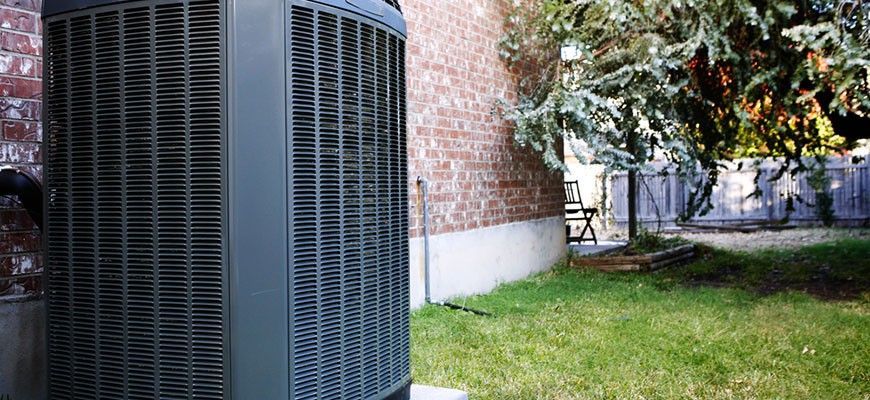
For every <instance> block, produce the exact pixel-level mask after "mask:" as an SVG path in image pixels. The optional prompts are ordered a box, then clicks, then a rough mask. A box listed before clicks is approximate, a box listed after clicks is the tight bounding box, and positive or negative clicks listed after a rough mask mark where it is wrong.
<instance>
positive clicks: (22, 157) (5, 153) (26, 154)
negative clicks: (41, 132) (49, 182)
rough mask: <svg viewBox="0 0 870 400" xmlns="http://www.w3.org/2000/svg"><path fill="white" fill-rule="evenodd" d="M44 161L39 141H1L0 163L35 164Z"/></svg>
mask: <svg viewBox="0 0 870 400" xmlns="http://www.w3.org/2000/svg"><path fill="white" fill-rule="evenodd" d="M41 162H42V151H41V149H40V146H39V144H37V143H17V142H0V164H35V163H41Z"/></svg>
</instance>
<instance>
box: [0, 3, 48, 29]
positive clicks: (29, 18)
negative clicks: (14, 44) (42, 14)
mask: <svg viewBox="0 0 870 400" xmlns="http://www.w3.org/2000/svg"><path fill="white" fill-rule="evenodd" d="M38 21H39V16H38V15H37V14H33V13H30V12H22V11H20V10H16V9H12V8H0V28H3V29H12V30H16V31H22V32H28V33H36V27H37V26H38Z"/></svg>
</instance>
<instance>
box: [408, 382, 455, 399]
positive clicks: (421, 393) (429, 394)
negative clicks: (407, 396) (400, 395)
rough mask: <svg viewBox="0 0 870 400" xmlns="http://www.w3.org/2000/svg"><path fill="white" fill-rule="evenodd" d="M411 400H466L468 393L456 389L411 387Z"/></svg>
mask: <svg viewBox="0 0 870 400" xmlns="http://www.w3.org/2000/svg"><path fill="white" fill-rule="evenodd" d="M411 400H468V393H465V392H463V391H461V390H456V389H444V388H437V387H432V386H423V385H411Z"/></svg>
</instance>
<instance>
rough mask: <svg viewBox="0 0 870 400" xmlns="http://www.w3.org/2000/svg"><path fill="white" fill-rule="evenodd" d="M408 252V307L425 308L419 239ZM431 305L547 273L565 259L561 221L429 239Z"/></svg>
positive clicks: (524, 224)
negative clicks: (409, 296) (409, 260)
mask: <svg viewBox="0 0 870 400" xmlns="http://www.w3.org/2000/svg"><path fill="white" fill-rule="evenodd" d="M410 249H411V263H410V268H411V307H412V308H418V307H420V306H421V305H422V304H423V303H424V302H425V281H424V276H425V274H424V252H423V238H422V237H420V238H413V239H411V242H410ZM429 252H430V262H431V264H430V275H431V279H432V282H431V291H432V300H434V301H441V300H447V299H449V298H451V297H455V296H467V295H473V294H483V293H487V292H489V291H491V290H492V289H495V288H496V287H497V286H498V285H499V284H502V283H505V282H511V281H515V280H519V279H523V278H525V277H528V276H529V275H531V274H533V273H536V272H541V271H545V270H547V269H548V268H550V267H551V266H552V265H553V264H555V263H556V262H557V261H559V259H561V258H562V257H564V256H565V252H566V246H565V220H564V218H562V217H554V218H547V219H540V220H535V221H525V222H517V223H512V224H507V225H500V226H495V227H489V228H483V229H476V230H473V231H465V232H456V233H447V234H443V235H436V236H432V237H431V238H430V239H429Z"/></svg>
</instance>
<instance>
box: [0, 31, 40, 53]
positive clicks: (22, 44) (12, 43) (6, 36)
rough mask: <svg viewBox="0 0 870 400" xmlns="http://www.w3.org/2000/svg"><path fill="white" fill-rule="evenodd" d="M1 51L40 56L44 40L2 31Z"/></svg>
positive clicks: (0, 37) (0, 38) (0, 34)
mask: <svg viewBox="0 0 870 400" xmlns="http://www.w3.org/2000/svg"><path fill="white" fill-rule="evenodd" d="M0 49H2V50H6V51H11V52H13V53H19V54H29V55H34V56H38V55H42V39H40V38H39V37H38V36H35V35H25V34H22V33H17V32H10V31H0Z"/></svg>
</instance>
